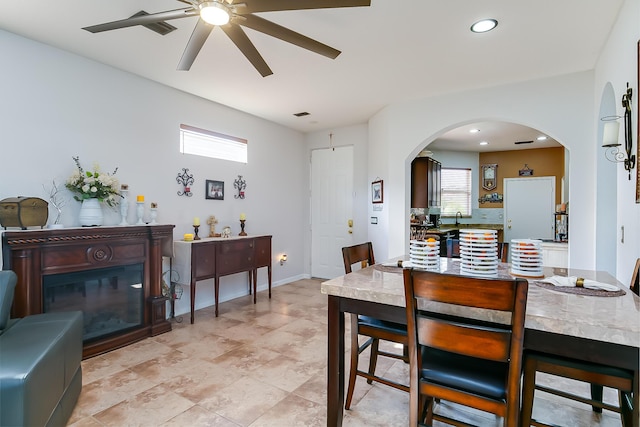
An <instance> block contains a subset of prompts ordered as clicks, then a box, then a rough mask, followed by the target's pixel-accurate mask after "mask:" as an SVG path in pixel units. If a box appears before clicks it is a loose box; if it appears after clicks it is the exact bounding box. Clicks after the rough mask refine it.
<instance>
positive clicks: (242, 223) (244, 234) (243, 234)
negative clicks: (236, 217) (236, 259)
mask: <svg viewBox="0 0 640 427" xmlns="http://www.w3.org/2000/svg"><path fill="white" fill-rule="evenodd" d="M245 221H246V219H241V220H240V234H238V236H246V235H247V233H245V232H244V222H245Z"/></svg>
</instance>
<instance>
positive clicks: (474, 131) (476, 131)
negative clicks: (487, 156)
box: [469, 129, 480, 133]
mask: <svg viewBox="0 0 640 427" xmlns="http://www.w3.org/2000/svg"><path fill="white" fill-rule="evenodd" d="M478 132H480V129H471V130H469V133H478Z"/></svg>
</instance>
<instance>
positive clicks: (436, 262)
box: [409, 239, 440, 270]
mask: <svg viewBox="0 0 640 427" xmlns="http://www.w3.org/2000/svg"><path fill="white" fill-rule="evenodd" d="M409 261H411V266H412V267H416V268H423V269H426V270H436V269H439V268H440V244H439V242H438V241H437V240H435V239H427V240H411V241H410V242H409Z"/></svg>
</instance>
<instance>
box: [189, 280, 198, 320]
mask: <svg viewBox="0 0 640 427" xmlns="http://www.w3.org/2000/svg"><path fill="white" fill-rule="evenodd" d="M189 288H190V289H189V290H190V293H191V324H192V325H193V311H194V309H195V305H196V304H195V303H196V281H195V280H191V285H190V286H189Z"/></svg>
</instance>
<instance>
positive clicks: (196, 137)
mask: <svg viewBox="0 0 640 427" xmlns="http://www.w3.org/2000/svg"><path fill="white" fill-rule="evenodd" d="M180 152H181V153H183V154H194V155H196V156H204V157H211V158H213V159H221V160H231V161H233V162H240V163H247V140H246V139H242V138H237V137H235V136H229V135H225V134H222V133H218V132H213V131H210V130H206V129H200V128H197V127H193V126H189V125H184V124H181V125H180Z"/></svg>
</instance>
